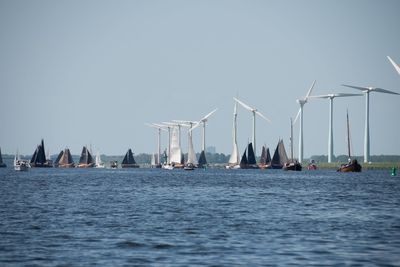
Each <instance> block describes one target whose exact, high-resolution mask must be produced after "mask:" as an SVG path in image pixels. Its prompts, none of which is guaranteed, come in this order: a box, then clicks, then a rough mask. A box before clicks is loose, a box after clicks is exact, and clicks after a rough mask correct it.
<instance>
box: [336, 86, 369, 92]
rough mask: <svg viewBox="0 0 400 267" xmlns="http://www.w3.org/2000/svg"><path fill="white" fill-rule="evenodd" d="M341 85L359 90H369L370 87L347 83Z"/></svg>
mask: <svg viewBox="0 0 400 267" xmlns="http://www.w3.org/2000/svg"><path fill="white" fill-rule="evenodd" d="M342 86H346V87H350V88H353V89H357V90H361V91H369V90H370V89H371V88H368V87H361V86H353V85H347V84H342Z"/></svg>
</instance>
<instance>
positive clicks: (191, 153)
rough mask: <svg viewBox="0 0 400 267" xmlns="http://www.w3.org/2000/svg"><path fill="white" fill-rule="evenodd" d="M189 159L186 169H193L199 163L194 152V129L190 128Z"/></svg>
mask: <svg viewBox="0 0 400 267" xmlns="http://www.w3.org/2000/svg"><path fill="white" fill-rule="evenodd" d="M188 146H189V147H188V159H187V161H186V165H185V170H193V169H194V167H195V166H196V165H197V163H198V162H197V158H196V153H195V152H194V147H193V140H192V131H191V130H190V129H189V130H188Z"/></svg>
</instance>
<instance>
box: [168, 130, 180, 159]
mask: <svg viewBox="0 0 400 267" xmlns="http://www.w3.org/2000/svg"><path fill="white" fill-rule="evenodd" d="M179 134H180V131H179V127H172V134H171V158H170V163H181V154H182V151H181V146H180V142H179V139H180V137H179Z"/></svg>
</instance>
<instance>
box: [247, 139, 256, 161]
mask: <svg viewBox="0 0 400 267" xmlns="http://www.w3.org/2000/svg"><path fill="white" fill-rule="evenodd" d="M247 147H248V149H247V161H248V164H251V165H254V164H256V156H255V155H254V150H253V144H252V143H249V145H248V146H247Z"/></svg>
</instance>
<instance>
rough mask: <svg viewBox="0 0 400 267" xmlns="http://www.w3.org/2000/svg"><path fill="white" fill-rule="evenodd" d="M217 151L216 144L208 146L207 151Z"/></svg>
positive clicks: (213, 152)
mask: <svg viewBox="0 0 400 267" xmlns="http://www.w3.org/2000/svg"><path fill="white" fill-rule="evenodd" d="M216 151H217V149H216V148H215V146H208V147H207V148H206V152H207V153H211V154H215V153H216Z"/></svg>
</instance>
